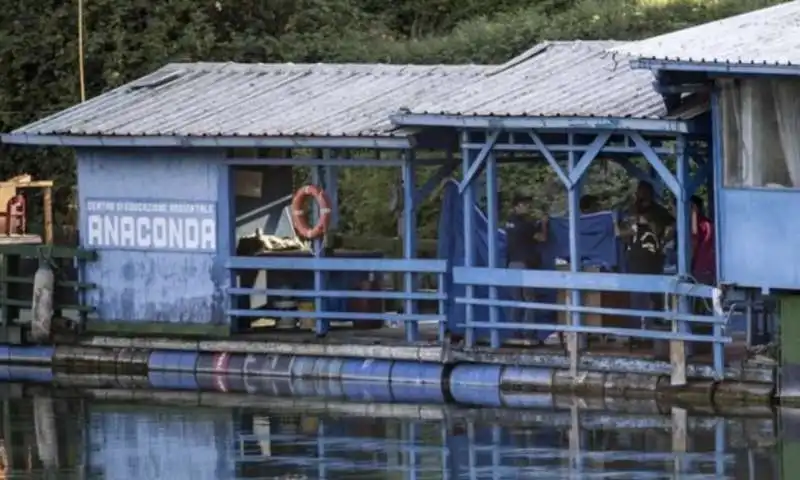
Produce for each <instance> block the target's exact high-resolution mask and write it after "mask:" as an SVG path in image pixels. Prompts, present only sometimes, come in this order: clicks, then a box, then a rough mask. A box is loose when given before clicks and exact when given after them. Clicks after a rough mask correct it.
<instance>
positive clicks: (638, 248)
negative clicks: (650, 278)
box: [617, 181, 675, 275]
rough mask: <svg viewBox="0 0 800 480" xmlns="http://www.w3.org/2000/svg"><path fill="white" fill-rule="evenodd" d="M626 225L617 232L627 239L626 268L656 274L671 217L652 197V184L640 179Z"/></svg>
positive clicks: (660, 268) (671, 225)
mask: <svg viewBox="0 0 800 480" xmlns="http://www.w3.org/2000/svg"><path fill="white" fill-rule="evenodd" d="M628 213H629V218H628V225H627V227H623V228H620V229H619V230H618V232H617V233H618V235H619V236H620V237H622V238H625V239H626V240H627V241H628V249H627V252H628V271H629V272H630V273H640V274H654V275H658V274H661V273H663V271H664V251H663V248H664V243H665V240H666V239H667V237H668V236H670V235H671V233H672V230H673V226H674V224H675V218H674V217H673V216H672V214H671V213H669V211H668V210H667V209H666V208H664V207H663V206H662V205H660V204H659V203H658V202H656V201H655V192H654V190H653V185H652V184H650V183H649V182H645V181H641V182H639V185H638V187H637V189H636V195H635V197H634V200H633V205H632V206H631V208H630V211H629V212H628Z"/></svg>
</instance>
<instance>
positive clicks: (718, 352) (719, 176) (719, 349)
mask: <svg viewBox="0 0 800 480" xmlns="http://www.w3.org/2000/svg"><path fill="white" fill-rule="evenodd" d="M719 101H720V99H719V90H717V89H716V88H715V89H714V90H713V91H712V93H711V127H712V130H711V145H710V148H711V158H710V160H709V161H710V162H711V164H712V165H711V166H712V169H711V172H712V176H713V179H714V192H713V194H714V202H713V203H714V230H715V231H716V232H717V234H716V235H714V242H715V244H714V247H715V248H714V251H715V253H716V258H715V262H716V267H717V268H716V271H717V283H719V282H720V281H721V280H722V279H723V278H724V275H723V274H724V272H723V271H722V262H721V261H720V258H722V249H723V248H724V247H723V246H722V235H720V234H719V228H720V226H721V225H722V223H723V222H724V221H725V218H724V216H723V215H722V210H721V209H720V205H719V198H720V194H721V192H722V188H723V183H724V178H723V170H722V163H723V153H724V152H723V151H722V144H723V141H722V111H721V110H720V103H719ZM721 336H722V325H714V337H721ZM712 348H713V351H714V371H715V372H716V373H717V377H718V378H722V376H723V374H724V373H725V345H723V344H722V343H716V342H715V343H714V346H713V347H712Z"/></svg>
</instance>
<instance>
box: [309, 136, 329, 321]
mask: <svg viewBox="0 0 800 480" xmlns="http://www.w3.org/2000/svg"><path fill="white" fill-rule="evenodd" d="M330 156H331V151H330V150H328V149H325V150H323V151H322V158H324V159H329V158H330ZM323 178H324V173H323V167H322V166H314V167H312V168H311V183H313V184H314V185H320V186H322V187H323V188H325V187H324V185H323ZM318 215H319V212H317V211H316V208H315V209H314V210H313V211H312V217H314V218H313V221H312V224H313V223H316V221H317V217H318ZM312 249H313V254H314V256H315V257H317V258H321V257H323V256H324V253H325V249H324V242H323V239H321V238H317V239H314V241H313V242H312ZM323 290H325V272H323V271H321V270H319V269H315V270H314V291H316V292H322V291H323ZM314 310H315V311H316V312H323V311H325V298H323V297H322V296H318V297H316V298H315V299H314ZM328 330H330V321H329V320H327V319H324V318H320V317H317V321H316V333H317V336H320V337H321V336H324V335H327V334H328Z"/></svg>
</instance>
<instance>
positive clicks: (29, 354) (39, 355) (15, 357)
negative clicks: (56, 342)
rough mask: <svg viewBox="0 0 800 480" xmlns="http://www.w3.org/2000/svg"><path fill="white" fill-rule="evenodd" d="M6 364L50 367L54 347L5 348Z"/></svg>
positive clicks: (13, 346) (14, 346) (15, 346)
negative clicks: (6, 353) (6, 354)
mask: <svg viewBox="0 0 800 480" xmlns="http://www.w3.org/2000/svg"><path fill="white" fill-rule="evenodd" d="M7 349H8V350H7V352H8V363H24V364H28V365H50V364H51V363H52V362H53V353H54V352H55V351H56V349H55V347H49V346H42V345H25V346H17V345H12V346H9V347H7Z"/></svg>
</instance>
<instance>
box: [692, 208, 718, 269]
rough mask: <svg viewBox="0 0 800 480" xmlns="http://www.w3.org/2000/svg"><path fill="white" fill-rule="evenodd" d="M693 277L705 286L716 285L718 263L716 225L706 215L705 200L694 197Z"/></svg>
mask: <svg viewBox="0 0 800 480" xmlns="http://www.w3.org/2000/svg"><path fill="white" fill-rule="evenodd" d="M691 202H692V264H691V265H692V269H691V271H692V276H693V277H694V278H695V280H696V281H697V282H699V283H702V284H704V285H716V283H717V261H716V253H715V251H714V250H715V246H714V225H713V224H712V223H711V220H709V218H708V217H707V216H706V215H705V210H704V205H703V199H702V198H700V197H698V196H697V195H694V196H692V199H691Z"/></svg>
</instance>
